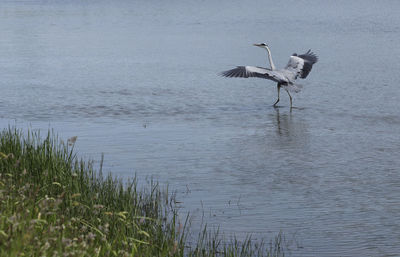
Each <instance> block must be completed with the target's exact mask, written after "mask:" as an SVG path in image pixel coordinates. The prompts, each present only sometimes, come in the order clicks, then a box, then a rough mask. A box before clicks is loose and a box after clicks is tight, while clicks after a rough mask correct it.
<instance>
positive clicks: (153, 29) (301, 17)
mask: <svg viewBox="0 0 400 257" xmlns="http://www.w3.org/2000/svg"><path fill="white" fill-rule="evenodd" d="M399 9H400V3H399V2H398V1H380V2H377V1H372V0H370V1H351V2H349V1H335V2H334V3H333V2H332V3H330V2H328V1H309V0H303V1H285V2H284V3H280V2H278V3H277V2H276V1H255V2H254V1H253V2H252V3H251V4H249V3H246V2H244V1H219V2H218V3H215V2H214V1H201V2H197V1H182V2H179V1H164V2H158V1H157V2H156V1H126V2H124V1H111V2H102V1H50V2H49V1H3V2H2V3H1V8H0V31H1V32H2V36H1V38H0V77H1V81H0V88H1V97H0V124H1V126H2V127H3V128H4V127H7V126H8V124H12V125H14V124H16V125H17V126H18V127H21V128H27V127H31V128H33V129H42V130H47V129H48V128H54V129H55V131H56V132H58V133H59V135H60V136H61V137H62V138H65V139H67V138H68V137H71V136H78V141H77V144H76V149H77V151H78V153H79V155H80V156H83V157H87V158H94V159H97V160H98V159H100V156H101V154H102V153H104V154H105V169H106V171H110V172H112V173H113V174H115V175H116V176H119V177H122V178H129V177H132V176H134V175H135V174H136V175H137V176H138V177H139V178H140V179H142V181H144V180H145V178H151V177H153V178H155V179H157V180H159V181H160V182H161V183H162V184H164V185H165V184H167V183H168V184H169V186H170V188H171V189H174V190H177V193H178V199H179V200H181V201H182V202H183V203H182V212H187V211H190V212H191V213H192V214H193V215H194V217H195V220H194V224H197V223H196V222H198V221H199V220H201V217H202V215H203V212H204V213H205V219H206V221H207V222H208V223H209V224H211V225H216V226H220V228H221V230H222V231H224V232H225V233H226V234H227V235H228V236H229V235H232V234H236V235H237V236H238V237H239V238H240V237H244V236H245V235H246V234H247V233H253V235H254V237H256V238H263V237H266V238H270V237H272V236H273V235H275V234H277V233H278V232H279V231H280V230H282V231H283V232H284V234H285V235H286V236H287V239H288V240H290V241H291V242H293V243H292V244H291V255H293V256H397V255H398V254H399V253H400V232H399V231H400V217H399V213H400V205H399V200H400V175H399V167H400V160H399V152H400V140H399V139H400V138H399V135H400V114H399V108H400V104H399V101H398V99H399V98H400V91H399V87H398V81H399V79H400V75H399V73H398V70H399V68H400V64H399V62H398V56H400V48H399V47H398V42H399V41H400V25H399V24H400V17H399V15H398V13H397V10H399ZM259 42H267V43H268V44H269V45H270V47H271V50H272V54H273V58H274V61H275V65H277V66H279V67H282V66H284V65H285V64H286V62H287V60H288V57H289V55H290V54H292V53H293V52H297V53H302V52H303V51H306V50H308V49H309V48H312V50H313V51H315V52H316V53H317V54H318V55H319V57H320V61H319V62H318V63H317V64H316V65H315V66H314V68H313V71H312V72H311V74H310V75H309V77H308V78H307V80H304V81H301V83H302V84H304V91H303V92H301V93H300V94H297V95H296V96H295V99H294V105H295V106H296V107H298V108H296V109H293V110H292V112H291V111H290V109H289V108H288V106H289V99H288V98H287V96H286V95H284V94H282V98H281V102H280V108H277V109H274V108H272V104H273V103H274V102H275V100H276V88H275V85H274V83H273V82H270V81H265V80H261V79H258V80H257V79H227V78H222V77H219V76H218V73H219V72H220V71H223V70H226V69H230V68H232V67H234V66H236V65H258V66H265V65H267V63H266V61H267V59H266V52H264V51H263V50H262V49H259V48H256V47H252V46H251V45H252V44H253V43H259Z"/></svg>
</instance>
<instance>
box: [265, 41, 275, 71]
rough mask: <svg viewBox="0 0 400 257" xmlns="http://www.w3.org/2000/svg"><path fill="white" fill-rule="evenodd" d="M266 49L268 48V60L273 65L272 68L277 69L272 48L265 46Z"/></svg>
mask: <svg viewBox="0 0 400 257" xmlns="http://www.w3.org/2000/svg"><path fill="white" fill-rule="evenodd" d="M265 49H267V52H268V60H269V64H270V65H271V70H275V69H276V68H275V65H274V62H273V61H272V56H271V50H269V47H268V46H265Z"/></svg>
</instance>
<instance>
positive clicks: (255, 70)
mask: <svg viewBox="0 0 400 257" xmlns="http://www.w3.org/2000/svg"><path fill="white" fill-rule="evenodd" d="M220 75H221V76H223V77H228V78H250V77H256V78H263V79H269V80H273V81H276V82H280V81H281V80H282V78H280V76H279V74H277V73H276V72H275V71H272V70H270V69H267V68H263V67H256V66H237V67H236V68H234V69H231V70H227V71H224V72H222V73H221V74H220Z"/></svg>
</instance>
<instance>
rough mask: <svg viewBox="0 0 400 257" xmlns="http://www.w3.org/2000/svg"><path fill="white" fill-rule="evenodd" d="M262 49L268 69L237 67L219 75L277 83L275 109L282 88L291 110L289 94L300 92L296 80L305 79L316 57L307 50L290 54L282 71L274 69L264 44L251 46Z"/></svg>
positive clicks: (266, 46)
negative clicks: (266, 57) (253, 78)
mask: <svg viewBox="0 0 400 257" xmlns="http://www.w3.org/2000/svg"><path fill="white" fill-rule="evenodd" d="M253 45H254V46H258V47H261V48H264V49H266V50H267V52H268V60H269V64H270V68H264V67H258V66H237V67H236V68H234V69H231V70H227V71H224V72H221V73H220V75H221V76H223V77H228V78H233V77H235V78H237V77H239V78H250V77H256V78H263V79H269V80H272V81H275V82H277V89H278V99H277V100H276V102H275V103H274V105H273V106H274V107H276V105H277V103H278V102H279V92H280V89H281V88H283V89H285V90H286V92H287V93H288V95H289V99H290V108H292V96H291V95H290V92H295V93H298V92H300V90H301V88H302V86H301V85H299V84H295V81H296V80H297V79H298V78H301V79H305V78H306V77H307V76H308V74H309V73H310V71H311V69H312V67H313V65H314V64H315V63H316V62H318V56H317V55H316V54H315V53H313V52H312V51H311V49H309V50H308V51H307V52H306V53H304V54H300V55H297V54H296V53H294V54H292V55H291V56H290V58H289V62H288V64H287V65H286V67H285V68H283V69H276V67H275V65H274V62H273V61H272V56H271V50H270V49H269V47H268V45H267V44H266V43H261V44H253ZM289 91H290V92H289Z"/></svg>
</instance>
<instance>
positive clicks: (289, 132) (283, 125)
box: [271, 108, 309, 147]
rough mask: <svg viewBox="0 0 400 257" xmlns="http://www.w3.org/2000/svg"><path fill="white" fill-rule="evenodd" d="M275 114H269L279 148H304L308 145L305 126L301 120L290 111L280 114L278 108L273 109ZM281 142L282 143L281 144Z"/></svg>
mask: <svg viewBox="0 0 400 257" xmlns="http://www.w3.org/2000/svg"><path fill="white" fill-rule="evenodd" d="M274 110H275V114H271V118H273V119H274V121H273V122H272V124H274V127H275V130H276V134H277V135H278V137H277V140H278V141H279V142H277V143H278V144H279V145H281V146H291V147H293V146H296V147H304V146H305V145H307V144H308V141H309V136H308V131H307V124H306V123H305V121H304V120H303V119H300V118H298V117H296V115H295V114H296V113H293V112H292V111H288V112H283V113H281V110H280V108H274ZM282 141H283V142H282Z"/></svg>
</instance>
